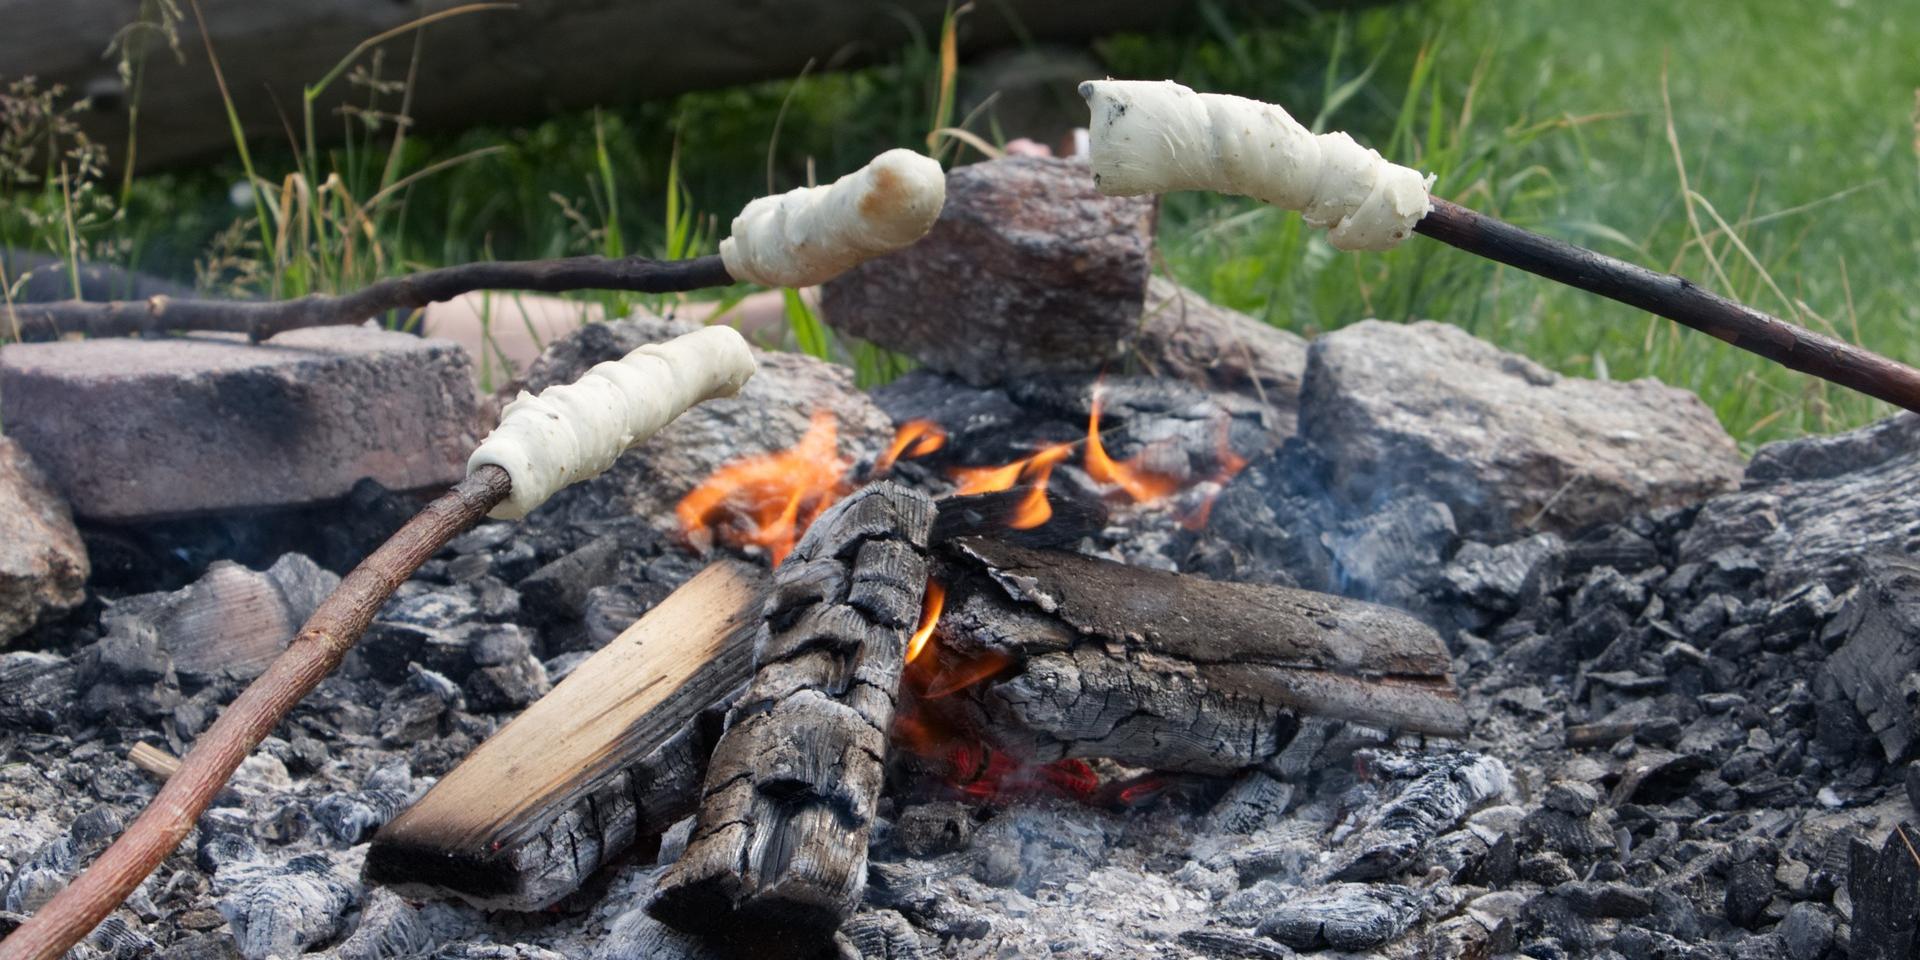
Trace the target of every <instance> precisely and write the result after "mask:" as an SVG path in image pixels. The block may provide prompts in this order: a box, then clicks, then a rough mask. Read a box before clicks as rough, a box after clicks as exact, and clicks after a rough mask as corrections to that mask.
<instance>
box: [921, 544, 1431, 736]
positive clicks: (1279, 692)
mask: <svg viewBox="0 0 1920 960" xmlns="http://www.w3.org/2000/svg"><path fill="white" fill-rule="evenodd" d="M938 561H939V562H938V564H937V566H936V570H935V573H934V578H935V579H936V580H937V581H939V582H941V583H943V584H945V585H946V587H947V590H948V595H947V596H948V600H947V604H948V605H947V610H946V613H945V615H944V616H943V617H942V619H941V622H940V627H939V630H938V632H937V633H936V638H937V640H938V642H939V650H938V652H937V653H936V654H935V655H936V656H937V657H939V658H940V659H939V661H938V662H937V663H936V664H934V665H931V666H928V667H925V669H926V670H928V672H929V674H930V679H929V680H928V682H927V683H926V684H925V696H926V697H927V700H926V701H925V702H926V703H927V704H929V705H931V706H933V707H934V708H936V709H942V710H948V709H960V710H963V711H968V712H971V713H972V714H973V716H972V717H971V719H970V720H969V721H968V725H969V726H971V727H973V728H974V729H976V730H978V731H979V732H980V734H981V735H982V736H983V737H985V738H986V739H988V740H989V741H991V742H993V743H994V745H995V746H997V747H999V748H1001V749H1005V750H1007V751H1009V752H1011V753H1013V754H1015V755H1018V756H1021V757H1023V758H1025V759H1030V760H1035V761H1050V760H1057V759H1061V758H1066V757H1108V758H1111V759H1114V760H1118V761H1120V762H1122V763H1127V764H1131V765H1134V766H1142V767H1151V768H1154V769H1158V770H1164V771H1185V772H1193V773H1209V774H1219V773H1230V772H1233V771H1237V770H1242V769H1246V768H1248V767H1254V766H1258V765H1260V764H1262V763H1265V762H1268V761H1270V760H1272V759H1273V758H1275V757H1276V756H1277V755H1278V754H1279V752H1280V750H1281V748H1283V747H1285V746H1286V744H1287V742H1288V741H1289V739H1290V738H1291V737H1292V735H1293V732H1294V731H1295V730H1296V729H1297V727H1298V721H1299V718H1300V717H1301V716H1303V715H1315V716H1326V717H1334V718H1339V719H1345V720H1352V721H1355V722H1358V723H1363V724H1367V725H1370V726H1376V727H1384V728H1392V729H1399V730H1406V731H1414V732H1421V733H1431V734H1440V735H1447V736H1457V735H1460V734H1463V733H1465V731H1466V729H1467V717H1466V712H1465V710H1464V708H1463V707H1462V706H1461V703H1460V698H1459V694H1458V692H1457V691H1456V690H1455V688H1454V684H1453V678H1452V676H1451V673H1450V670H1451V663H1450V661H1449V659H1448V656H1447V652H1446V647H1445V645H1444V644H1443V643H1442V642H1441V640H1440V637H1439V635H1438V634H1436V633H1434V631H1433V630H1432V629H1431V628H1429V627H1427V626H1426V625H1425V624H1423V623H1421V622H1420V621H1418V620H1416V619H1414V618H1413V617H1411V616H1408V615H1407V614H1404V613H1401V612H1399V611H1396V610H1392V609H1389V608H1387V607H1382V606H1378V605H1375V604H1370V603H1364V602H1361V601H1357V600H1349V599H1346V598H1343V597H1336V596H1332V595H1328V594H1321V593H1314V592H1311V591H1305V590H1293V589H1287V588H1283V587H1272V586H1264V585H1256V584H1244V583H1227V582H1220V581H1213V580H1207V579H1204V578H1200V577H1195V576H1188V575H1182V574H1174V573H1166V572H1162V571H1156V570H1147V569H1143V568H1139V567H1131V566H1127V565H1124V564H1118V563H1113V562H1110V561H1106V560H1101V559H1098V558H1094V557H1088V556H1083V555H1080V554H1074V553H1065V552H1061V551H1053V550H1036V549H1032V548H1028V547H1024V546H1018V545H1015V544H1010V543H1006V542H1004V541H1000V540H996V539H991V538H984V537H967V538H960V539H957V540H954V541H951V542H950V543H948V544H946V545H945V546H943V547H942V549H941V550H940V552H939V554H938ZM982 661H984V662H985V663H986V665H987V667H989V668H990V667H992V666H993V665H994V664H995V663H999V664H1001V665H1002V666H1001V667H1000V669H997V670H991V671H990V676H989V678H988V679H985V680H984V681H983V682H981V683H979V684H977V685H975V686H973V687H971V688H969V689H967V690H966V693H965V696H964V697H958V698H952V699H954V700H959V701H962V702H961V703H958V704H951V705H949V704H941V703H939V700H941V699H946V698H947V695H948V694H950V693H951V692H952V691H951V690H949V689H948V688H950V687H952V686H953V684H952V683H950V682H947V681H945V680H943V679H942V677H943V675H945V674H959V675H962V676H964V675H965V674H966V673H967V672H968V671H974V672H976V673H977V672H978V671H980V670H982V669H983V668H982V667H980V666H979V664H980V663H981V662H982ZM915 669H916V670H920V669H923V668H922V665H921V664H920V663H919V662H918V661H916V665H915Z"/></svg>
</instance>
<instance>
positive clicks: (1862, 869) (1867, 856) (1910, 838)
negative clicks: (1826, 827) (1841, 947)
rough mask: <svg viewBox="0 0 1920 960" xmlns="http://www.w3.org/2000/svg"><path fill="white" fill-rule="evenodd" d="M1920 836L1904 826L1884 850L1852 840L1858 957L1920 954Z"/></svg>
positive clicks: (1897, 959)
mask: <svg viewBox="0 0 1920 960" xmlns="http://www.w3.org/2000/svg"><path fill="white" fill-rule="evenodd" d="M1916 848H1920V835H1916V833H1915V832H1914V829H1913V827H1912V826H1909V825H1907V824H1904V823H1902V824H1898V825H1896V826H1895V827H1894V828H1893V832H1892V833H1890V834H1888V835H1887V839H1886V841H1885V842H1884V843H1882V844H1881V845H1880V848H1879V849H1878V850H1876V849H1874V847H1873V845H1872V844H1869V843H1867V842H1866V841H1864V840H1861V839H1859V838H1857V837H1854V838H1849V839H1848V841H1847V861H1848V870H1847V892H1848V893H1849V894H1850V895H1851V896H1852V897H1853V937H1852V940H1851V941H1850V950H1851V954H1850V955H1851V956H1852V958H1853V960H1909V958H1911V957H1913V956H1914V955H1915V954H1916V952H1920V858H1916V857H1915V856H1914V850H1915V849H1916Z"/></svg>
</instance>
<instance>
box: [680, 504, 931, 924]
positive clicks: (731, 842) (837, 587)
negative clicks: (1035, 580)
mask: <svg viewBox="0 0 1920 960" xmlns="http://www.w3.org/2000/svg"><path fill="white" fill-rule="evenodd" d="M933 520H934V507H933V502H932V501H931V500H929V499H928V498H927V497H926V496H925V495H924V494H920V493H916V492H912V491H909V490H907V489H906V488H904V487H900V486H897V485H895V484H892V483H886V482H882V483H877V484H873V485H870V486H867V487H864V488H862V489H860V490H859V491H857V492H855V493H854V494H852V495H850V496H848V497H847V498H846V499H843V500H841V501H840V502H839V503H836V504H834V505H833V506H832V507H830V508H828V510H827V511H826V512H825V513H823V514H822V515H821V516H820V517H819V518H818V519H816V520H815V521H814V522H813V525H812V526H810V527H808V529H807V532H806V534H805V535H804V536H802V537H801V538H800V542H799V543H798V544H796V545H795V546H794V549H793V552H792V554H790V555H789V556H788V557H787V559H786V561H785V562H784V563H783V564H782V565H781V567H780V569H779V570H778V571H777V573H776V575H775V580H774V592H773V595H772V596H771V597H770V598H769V600H768V602H767V606H766V616H765V620H764V626H763V628H762V630H761V636H760V639H759V640H758V641H757V642H756V645H755V647H756V651H755V674H754V678H753V681H752V682H751V683H750V684H749V686H748V689H747V692H746V694H745V695H744V696H742V697H741V699H740V700H739V702H738V703H736V704H735V705H734V709H733V712H732V714H731V716H730V722H729V725H728V729H727V731H726V733H725V734H723V735H722V736H721V738H720V742H719V743H718V744H716V745H715V747H714V752H713V758H712V761H711V762H710V764H709V766H708V771H707V777H706V781H705V785H704V787H703V791H702V796H701V799H700V806H699V814H698V819H697V820H696V821H695V825H694V832H693V837H692V840H691V841H690V842H689V843H688V845H687V850H686V852H685V853H684V854H682V855H681V857H680V859H679V860H677V861H675V862H674V864H673V866H672V867H671V868H669V870H668V872H667V874H666V876H665V877H663V878H662V880H661V883H660V888H659V891H658V892H657V893H656V894H655V896H654V899H653V901H652V902H651V903H650V904H649V905H648V909H649V910H650V911H651V912H652V913H653V915H654V916H655V917H658V918H659V919H661V920H662V921H664V922H666V923H668V924H671V925H673V926H675V927H678V928H680V929H682V930H687V931H689V932H694V933H720V932H725V933H728V934H729V935H730V936H735V937H746V938H752V937H755V936H760V935H773V934H775V933H778V935H779V936H780V937H781V938H782V939H783V941H784V942H786V943H787V944H788V945H791V944H793V943H794V942H797V941H806V940H813V941H820V942H824V941H825V940H826V939H828V938H829V937H831V935H832V932H833V931H834V929H835V928H837V927H838V926H839V925H840V923H841V922H842V921H844V920H845V919H846V918H847V917H848V916H849V915H850V914H851V913H852V912H853V909H854V907H855V906H856V905H858V903H859V902H860V897H861V889H862V887H863V886H864V885H865V883H866V873H867V845H868V839H869V837H870V836H871V833H872V828H873V817H874V806H875V804H876V803H877V802H878V801H879V797H880V788H881V781H882V773H883V768H882V764H883V763H884V760H885V757H886V752H887V731H888V730H889V729H890V728H891V725H892V723H893V708H894V702H895V701H894V698H895V697H896V695H897V691H898V689H899V684H900V672H901V669H902V667H903V666H904V659H905V653H906V641H907V635H908V633H909V632H910V631H911V630H912V628H913V626H914V620H915V619H917V617H916V616H912V615H910V611H917V610H918V608H919V606H920V598H921V594H922V592H923V591H924V590H925V588H926V583H927V559H926V553H925V551H926V544H927V536H928V534H929V533H930V532H931V530H932V527H933Z"/></svg>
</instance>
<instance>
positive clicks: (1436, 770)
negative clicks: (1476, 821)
mask: <svg viewBox="0 0 1920 960" xmlns="http://www.w3.org/2000/svg"><path fill="white" fill-rule="evenodd" d="M1373 763H1374V764H1375V765H1376V766H1377V767H1379V768H1380V769H1382V770H1383V771H1384V772H1389V773H1399V774H1406V773H1412V774H1413V776H1412V778H1411V779H1410V780H1408V781H1407V782H1406V785H1405V786H1404V787H1402V788H1401V789H1400V791H1399V793H1398V794H1396V795H1395V796H1394V797H1393V799H1391V800H1388V801H1387V802H1386V803H1385V804H1384V805H1383V806H1381V807H1380V810H1379V813H1378V815H1377V816H1375V817H1374V818H1373V819H1372V820H1371V822H1369V823H1368V824H1367V825H1366V826H1365V827H1362V828H1361V829H1360V830H1359V831H1358V832H1357V833H1355V834H1354V835H1353V836H1352V837H1351V838H1350V839H1348V841H1347V847H1348V848H1349V849H1350V850H1351V851H1352V852H1350V853H1347V854H1345V855H1344V856H1342V857H1341V859H1340V860H1339V861H1336V863H1337V864H1338V865H1337V866H1335V867H1334V868H1333V869H1332V870H1331V871H1329V873H1328V877H1329V878H1330V879H1333V880H1373V879H1379V878H1381V877H1386V876H1390V875H1392V874H1393V873H1395V872H1397V871H1399V870H1400V869H1401V868H1403V867H1405V866H1406V865H1407V864H1409V863H1411V862H1412V861H1413V859H1414V858H1415V857H1417V856H1419V854H1420V851H1421V850H1422V849H1423V848H1425V846H1426V845H1427V843H1428V841H1431V840H1432V839H1433V838H1435V837H1437V836H1439V835H1440V834H1442V833H1444V832H1446V831H1448V830H1451V829H1453V828H1454V827H1455V826H1457V825H1459V823H1460V821H1461V820H1462V819H1464V818H1465V817H1466V815H1467V814H1468V813H1469V812H1470V811H1472V810H1473V808H1474V807H1477V806H1479V805H1480V804H1482V803H1484V802H1486V801H1487V800H1490V799H1492V798H1494V797H1497V796H1499V795H1500V794H1502V793H1505V792H1506V789H1507V767H1506V764H1503V763H1501V762H1500V761H1499V760H1497V759H1495V758H1493V757H1489V756H1486V755H1484V754H1478V753H1468V752H1464V751H1462V752H1459V753H1447V754H1437V755H1425V754H1403V755H1397V756H1379V757H1374V758H1373Z"/></svg>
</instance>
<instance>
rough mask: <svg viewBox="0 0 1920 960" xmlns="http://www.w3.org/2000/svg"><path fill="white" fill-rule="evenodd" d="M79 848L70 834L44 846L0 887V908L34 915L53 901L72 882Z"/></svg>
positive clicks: (56, 838) (50, 841)
mask: <svg viewBox="0 0 1920 960" xmlns="http://www.w3.org/2000/svg"><path fill="white" fill-rule="evenodd" d="M77 847H78V845H77V844H75V843H74V840H73V837H72V835H71V834H65V835H62V836H59V837H55V838H54V839H52V840H49V841H47V842H46V843H45V844H42V845H41V847H40V849H38V850H36V851H34V853H33V855H32V856H30V857H28V858H27V859H26V860H25V861H23V862H22V863H21V864H20V865H19V867H17V868H16V869H15V870H14V872H13V877H12V879H10V880H9V881H8V882H7V884H6V886H5V887H4V888H0V909H4V910H10V911H14V912H17V913H32V912H34V911H36V910H39V909H40V908H41V907H42V906H44V905H45V904H46V902H47V901H48V900H51V899H53V895H54V894H56V893H59V892H60V891H61V889H62V888H64V887H65V886H66V885H67V882H68V881H70V880H72V879H73V875H74V872H75V870H76V868H77V866H78V860H79V851H78V849H77Z"/></svg>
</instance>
